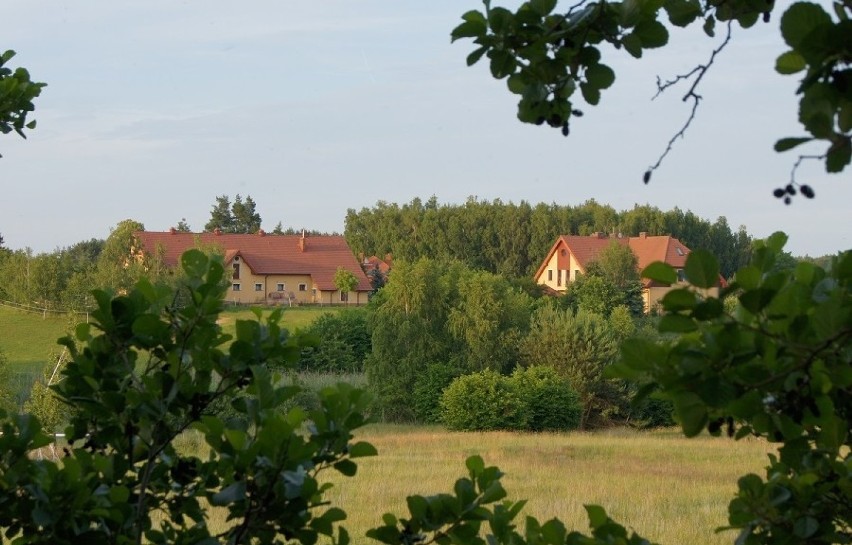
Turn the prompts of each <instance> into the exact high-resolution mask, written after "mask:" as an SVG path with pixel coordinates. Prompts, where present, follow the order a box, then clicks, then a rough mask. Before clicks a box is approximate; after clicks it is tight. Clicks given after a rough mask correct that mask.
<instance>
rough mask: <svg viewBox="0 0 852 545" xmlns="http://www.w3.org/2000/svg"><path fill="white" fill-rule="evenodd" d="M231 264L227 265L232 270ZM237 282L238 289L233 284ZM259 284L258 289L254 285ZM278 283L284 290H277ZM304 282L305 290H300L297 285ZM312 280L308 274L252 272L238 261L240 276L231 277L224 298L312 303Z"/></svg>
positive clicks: (261, 302) (242, 301) (268, 302)
mask: <svg viewBox="0 0 852 545" xmlns="http://www.w3.org/2000/svg"><path fill="white" fill-rule="evenodd" d="M232 265H233V264H229V265H228V270H229V271H233V267H232ZM236 284H239V286H240V289H239V290H235V289H234V286H235V285H236ZM257 284H260V289H259V290H258V289H256V285H257ZM278 284H284V290H283V291H278ZM300 284H304V285H305V290H304V291H300V290H299V285H300ZM313 288H314V282H313V279H312V278H311V275H309V274H270V275H258V274H254V272H253V271H252V270H251V268H250V267H249V266H248V265H247V264H246V263H245V262H241V263H240V277H239V278H232V279H231V288H230V289H229V290H228V292H227V295H226V296H225V298H226V299H227V300H228V301H232V302H235V303H242V304H256V305H257V304H289V299H290V298H291V297H292V303H293V304H298V303H313V302H314V295H313V291H312V290H313Z"/></svg>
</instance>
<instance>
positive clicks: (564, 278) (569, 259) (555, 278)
mask: <svg viewBox="0 0 852 545" xmlns="http://www.w3.org/2000/svg"><path fill="white" fill-rule="evenodd" d="M562 252H565V255H562ZM548 271H551V272H552V279H551V280H548ZM577 271H580V274H582V272H583V268H582V267H581V266H580V263H579V262H578V261H577V258H576V257H574V254H573V253H571V251H570V250H568V249H567V248H565V246H560V247H559V248H557V249H556V251H555V252H553V255H552V256H550V260H548V262H547V268H545V269H544V271H543V272H542V273H541V276H540V277H538V278H536V282H537V283H538V284H541V285H544V286H547V287H549V288H551V289H553V290H555V291H565V290H566V289H567V288H568V284H569V283H571V282H573V281H575V280H576V279H577ZM560 272H561V282H560Z"/></svg>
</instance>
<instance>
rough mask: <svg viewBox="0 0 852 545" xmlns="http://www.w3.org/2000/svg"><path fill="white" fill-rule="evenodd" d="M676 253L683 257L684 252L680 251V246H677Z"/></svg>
mask: <svg viewBox="0 0 852 545" xmlns="http://www.w3.org/2000/svg"><path fill="white" fill-rule="evenodd" d="M675 253H677V255H679V256H681V257H683V250H681V249H680V246H675Z"/></svg>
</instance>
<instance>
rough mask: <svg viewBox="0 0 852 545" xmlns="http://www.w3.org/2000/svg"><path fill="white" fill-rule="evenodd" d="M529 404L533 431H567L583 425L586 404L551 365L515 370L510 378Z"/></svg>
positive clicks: (529, 419)
mask: <svg viewBox="0 0 852 545" xmlns="http://www.w3.org/2000/svg"><path fill="white" fill-rule="evenodd" d="M510 380H511V381H512V382H514V383H515V384H516V385H517V388H518V391H519V392H520V394H521V399H523V400H524V402H525V403H526V404H527V423H526V426H525V429H527V430H530V431H565V430H574V429H577V428H578V427H580V419H581V416H582V413H583V406H582V405H581V402H580V396H579V395H578V394H577V392H576V391H575V390H574V388H573V387H572V386H571V383H570V382H569V381H568V380H566V379H565V378H564V377H561V376H559V374H558V373H557V372H556V371H555V370H554V369H553V368H552V367H544V366H534V367H528V368H526V369H521V368H518V369H515V372H514V373H512V376H511V379H510Z"/></svg>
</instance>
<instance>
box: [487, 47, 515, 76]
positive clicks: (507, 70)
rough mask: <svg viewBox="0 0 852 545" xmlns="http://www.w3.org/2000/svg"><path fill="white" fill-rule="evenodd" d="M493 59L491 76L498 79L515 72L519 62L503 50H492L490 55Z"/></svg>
mask: <svg viewBox="0 0 852 545" xmlns="http://www.w3.org/2000/svg"><path fill="white" fill-rule="evenodd" d="M488 56H489V58H490V59H491V75H492V76H494V77H495V78H497V79H503V78H505V77H506V76H509V75H511V74H512V73H514V71H515V67H516V66H517V62H515V57H514V56H512V54H511V53H509V52H508V51H505V50H502V49H492V50H491V51H489V53H488Z"/></svg>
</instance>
